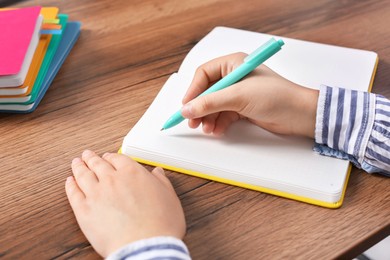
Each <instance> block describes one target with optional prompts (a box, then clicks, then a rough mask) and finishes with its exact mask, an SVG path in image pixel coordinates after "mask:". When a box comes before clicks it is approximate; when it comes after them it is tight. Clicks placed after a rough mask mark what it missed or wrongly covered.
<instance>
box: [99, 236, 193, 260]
mask: <svg viewBox="0 0 390 260" xmlns="http://www.w3.org/2000/svg"><path fill="white" fill-rule="evenodd" d="M106 259H107V260H124V259H126V260H145V259H150V260H152V259H153V260H160V259H161V260H162V259H164V260H191V257H190V253H189V252H188V249H187V247H186V245H185V244H184V243H183V241H181V240H180V239H177V238H174V237H152V238H147V239H142V240H139V241H135V242H133V243H130V244H128V245H126V246H124V247H122V248H120V249H118V250H117V251H116V252H114V253H112V254H110V255H109V256H108V257H107V258H106Z"/></svg>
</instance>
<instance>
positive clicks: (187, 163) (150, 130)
mask: <svg viewBox="0 0 390 260" xmlns="http://www.w3.org/2000/svg"><path fill="white" fill-rule="evenodd" d="M271 37H275V39H282V40H283V41H284V42H285V45H284V46H283V47H282V50H281V51H279V52H278V53H277V54H276V55H274V56H273V57H271V58H270V59H269V60H267V61H266V62H265V65H267V66H268V67H270V68H271V69H272V70H274V71H276V72H277V73H278V74H280V75H282V76H283V77H285V78H287V79H289V80H291V81H293V82H295V83H298V84H300V85H303V86H306V87H311V88H318V87H319V86H320V85H321V84H325V85H330V86H338V87H344V88H351V89H356V90H364V91H367V90H369V89H370V87H371V84H372V82H373V78H374V75H375V71H376V66H377V62H378V57H377V54H376V53H374V52H370V51H364V50H357V49H350V48H344V47H337V46H331V45H325V44H320V43H314V42H307V41H302V40H296V39H290V38H285V37H279V36H274V35H267V34H262V33H257V32H249V31H244V30H238V29H233V28H226V27H216V28H215V29H213V30H212V31H211V32H210V33H209V34H207V35H206V36H205V37H204V38H203V39H202V40H200V41H199V42H198V43H197V44H196V45H195V46H194V47H193V49H192V50H191V51H190V52H189V53H188V55H187V56H186V57H185V59H184V61H183V63H182V64H181V66H180V69H179V71H178V72H177V73H174V74H172V75H171V76H170V77H169V79H168V80H167V82H166V83H165V84H164V86H163V87H162V89H161V90H160V92H159V93H158V95H157V96H156V98H155V99H154V101H153V103H152V104H151V105H150V107H149V108H148V109H147V111H146V112H145V114H144V115H143V116H142V117H141V119H140V120H139V121H138V122H137V123H136V125H135V126H134V127H133V128H132V129H131V130H130V131H129V133H128V134H127V135H126V137H125V138H124V140H123V143H122V147H121V150H120V152H122V153H124V154H126V155H129V156H131V157H132V158H134V159H135V160H137V161H139V162H141V163H146V164H150V165H154V166H162V167H163V168H166V169H170V170H173V171H177V172H181V173H185V174H189V175H193V176H197V177H202V178H206V179H210V180H214V181H218V182H223V183H227V184H232V185H236V186H240V187H244V188H248V189H253V190H257V191H260V192H265V193H270V194H273V195H277V196H282V197H285V198H289V199H294V200H298V201H302V202H307V203H311V204H315V205H319V206H323V207H328V208H338V207H340V206H341V205H342V201H343V198H344V194H345V190H346V186H347V182H348V177H349V173H350V169H351V166H350V163H349V162H348V161H344V160H340V159H335V158H330V157H326V156H321V155H319V154H317V153H315V152H314V151H313V150H312V147H313V144H314V141H313V140H310V139H307V138H301V137H291V136H283V135H277V134H272V133H270V132H267V131H265V130H263V129H261V128H259V127H257V126H254V125H252V124H251V123H249V122H247V121H239V122H236V123H234V124H233V125H232V126H231V127H230V128H229V129H228V131H227V132H226V133H225V135H224V136H222V137H214V136H209V135H205V134H203V132H202V130H201V129H190V128H189V127H188V125H187V123H186V122H183V123H181V124H179V125H178V126H175V127H174V128H171V129H169V130H166V131H160V129H161V126H162V125H163V124H164V122H165V121H166V120H167V119H168V118H169V117H170V116H171V115H172V114H173V113H174V112H175V111H177V109H178V108H180V107H181V106H182V104H181V99H182V97H183V96H184V94H185V92H186V90H187V88H188V86H189V84H190V82H191V80H192V77H193V74H194V72H195V70H196V68H197V67H198V66H200V65H201V64H203V63H205V62H206V61H209V60H211V59H213V58H216V57H219V56H222V55H227V54H230V53H234V52H239V51H241V52H246V53H251V52H252V51H253V50H255V49H256V48H257V47H258V46H260V45H261V44H263V43H264V42H266V41H267V40H269V39H270V38H271Z"/></svg>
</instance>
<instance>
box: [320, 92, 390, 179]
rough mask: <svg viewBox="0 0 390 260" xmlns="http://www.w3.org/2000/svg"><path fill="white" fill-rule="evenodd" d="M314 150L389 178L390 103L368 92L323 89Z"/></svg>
mask: <svg viewBox="0 0 390 260" xmlns="http://www.w3.org/2000/svg"><path fill="white" fill-rule="evenodd" d="M315 142H316V144H315V146H314V150H315V151H317V152H319V153H320V154H323V155H328V156H333V157H337V158H341V159H346V160H349V161H351V162H352V163H353V164H354V165H355V166H356V167H358V168H361V169H363V170H365V171H366V172H369V173H374V172H377V173H381V174H384V175H387V176H390V101H389V100H388V99H386V98H385V97H383V96H380V95H375V94H371V93H368V92H362V91H356V90H349V89H343V88H335V87H328V86H321V88H320V94H319V98H318V106H317V119H316V130H315Z"/></svg>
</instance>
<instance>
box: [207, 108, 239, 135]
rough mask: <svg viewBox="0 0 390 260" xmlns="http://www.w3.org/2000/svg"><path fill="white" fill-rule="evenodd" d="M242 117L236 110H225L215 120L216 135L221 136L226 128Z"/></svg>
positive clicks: (214, 132)
mask: <svg viewBox="0 0 390 260" xmlns="http://www.w3.org/2000/svg"><path fill="white" fill-rule="evenodd" d="M238 119H240V116H239V115H238V114H237V113H236V112H231V111H228V112H223V113H220V114H219V117H218V118H217V120H216V121H215V128H214V131H213V134H214V135H217V136H220V135H222V134H223V133H225V131H226V129H227V128H228V127H229V126H230V125H231V124H232V123H233V122H235V121H237V120H238Z"/></svg>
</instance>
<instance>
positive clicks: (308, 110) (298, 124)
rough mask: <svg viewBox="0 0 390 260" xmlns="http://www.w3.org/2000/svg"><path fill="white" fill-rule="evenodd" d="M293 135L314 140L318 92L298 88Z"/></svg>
mask: <svg viewBox="0 0 390 260" xmlns="http://www.w3.org/2000/svg"><path fill="white" fill-rule="evenodd" d="M298 87H299V88H300V89H299V91H297V92H296V93H297V97H296V99H295V107H296V110H295V112H294V113H295V117H294V118H296V120H295V122H292V123H293V134H294V135H299V136H305V137H309V138H313V139H314V135H315V124H316V114H317V104H318V95H319V91H318V90H316V89H310V88H305V87H302V86H298Z"/></svg>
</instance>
